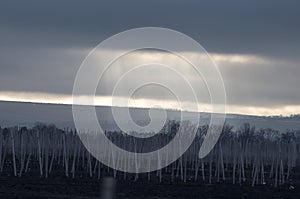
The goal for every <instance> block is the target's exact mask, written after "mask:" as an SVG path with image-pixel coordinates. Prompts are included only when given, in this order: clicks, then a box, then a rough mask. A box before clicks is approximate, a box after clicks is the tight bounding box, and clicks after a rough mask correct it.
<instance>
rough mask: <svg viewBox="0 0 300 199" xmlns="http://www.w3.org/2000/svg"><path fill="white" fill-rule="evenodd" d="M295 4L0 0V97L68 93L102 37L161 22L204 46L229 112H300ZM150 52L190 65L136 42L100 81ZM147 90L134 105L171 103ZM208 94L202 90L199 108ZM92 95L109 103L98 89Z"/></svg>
mask: <svg viewBox="0 0 300 199" xmlns="http://www.w3.org/2000/svg"><path fill="white" fill-rule="evenodd" d="M299 8H300V2H299V1H296V0H295V1H292V0H287V1H279V0H273V1H264V0H260V1H240V0H239V1H235V0H228V1H214V0H210V1H179V0H173V1H168V0H164V1H156V0H153V1H143V2H142V1H126V2H125V1H118V2H117V1H65V0H60V1H58V0H52V1H43V2H42V1H33V0H28V1H15V0H2V1H0V100H11V101H32V102H44V103H66V104H69V103H72V99H71V95H72V89H73V83H74V79H75V76H76V73H77V71H78V69H79V67H80V65H81V63H82V61H83V60H84V58H85V57H86V56H87V55H88V53H89V52H90V50H91V49H93V48H94V47H95V46H96V45H97V44H98V43H99V42H101V41H103V40H104V39H107V38H108V37H110V36H112V35H115V34H117V33H119V32H122V31H126V30H128V29H132V28H139V27H164V28H169V29H173V30H176V31H179V32H182V33H184V34H186V35H188V36H190V37H191V38H193V39H194V40H196V41H197V42H199V43H200V44H201V45H202V46H203V47H204V48H205V49H206V51H207V52H208V53H209V54H210V55H211V57H212V59H213V61H214V62H215V63H216V64H217V65H218V67H219V69H220V72H221V75H222V77H223V81H224V85H225V88H226V95H227V105H228V108H227V110H228V112H231V113H241V114H255V115H280V114H282V115H289V114H296V113H300V100H299V99H300V92H299V91H300V89H299V85H300V78H299V75H300V56H299V55H300V37H299V35H300V12H299ZM190 53H193V52H190ZM149 57H150V58H149ZM151 57H152V58H153V57H155V58H157V57H163V58H161V59H164V60H168V61H170V62H171V63H173V64H174V65H176V66H177V67H181V68H186V67H187V66H185V65H184V63H181V62H180V60H178V59H177V58H174V57H172V55H165V54H164V53H163V52H148V54H147V53H146V54H145V52H136V53H132V54H130V55H128V56H127V57H124V58H123V60H119V62H117V63H115V64H114V65H115V66H114V67H112V69H111V71H109V72H108V73H107V78H106V79H105V80H106V82H104V84H107V85H108V84H109V83H112V82H110V81H112V79H114V78H117V77H118V76H116V74H118V75H121V74H122V71H121V72H120V70H119V69H118V68H120V67H124V63H127V64H132V63H133V62H131V61H132V60H137V61H143V62H146V61H149V60H151ZM141 78H143V76H141ZM168 78H170V79H171V78H172V76H170V77H168ZM127 83H128V85H130V84H134V81H132V82H131V81H129V82H127ZM199 87H200V88H202V87H201V86H200V85H199ZM203 89H204V90H205V88H203ZM153 90H154V88H148V89H146V91H145V92H144V93H140V96H143V99H142V100H141V99H140V100H139V101H136V102H135V104H134V106H138V107H139V106H141V107H144V106H147V104H153V103H154V102H153V99H152V98H157V100H158V102H159V101H160V102H161V103H162V101H161V100H165V101H166V102H167V103H164V104H169V106H168V107H167V108H174V107H173V101H172V99H171V97H170V96H169V95H167V94H166V93H165V92H163V91H155V92H154V91H153ZM204 90H203V92H204V93H205V91H204ZM158 102H157V103H158ZM208 102H209V101H208V100H207V99H204V100H203V104H204V106H203V107H204V111H209V108H205V107H206V106H207V104H208ZM99 105H110V102H109V96H108V93H107V92H105V89H104V90H100V91H99Z"/></svg>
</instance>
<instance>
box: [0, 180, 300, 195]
mask: <svg viewBox="0 0 300 199" xmlns="http://www.w3.org/2000/svg"><path fill="white" fill-rule="evenodd" d="M299 186H300V185H294V188H295V189H293V188H292V187H290V186H284V187H278V188H274V187H270V186H262V185H261V186H255V187H251V186H248V185H242V186H240V185H232V184H213V185H203V184H202V185H199V184H194V183H192V182H190V183H185V184H184V183H181V182H174V183H164V182H162V183H159V182H154V181H152V182H151V181H150V182H148V181H147V180H143V179H139V180H138V181H136V182H135V181H128V180H127V181H122V180H117V181H116V182H115V187H116V190H115V198H117V199H118V198H136V199H137V198H139V199H140V198H146V199H154V198H155V199H157V198H180V199H184V198H256V199H257V198H300V190H299ZM101 192H103V180H102V181H101V180H96V179H88V178H85V179H75V180H74V179H69V178H61V177H59V178H55V177H51V178H48V179H45V178H39V177H36V178H34V177H22V178H18V177H7V176H1V177H0V198H7V199H10V198H30V199H32V198H74V199H79V198H102V197H101Z"/></svg>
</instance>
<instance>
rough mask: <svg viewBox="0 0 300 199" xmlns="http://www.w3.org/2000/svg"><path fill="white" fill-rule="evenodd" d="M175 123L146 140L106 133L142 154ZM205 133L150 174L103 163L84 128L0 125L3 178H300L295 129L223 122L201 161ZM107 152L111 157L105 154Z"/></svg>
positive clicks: (271, 181) (282, 181)
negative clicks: (86, 138) (82, 136)
mask: <svg viewBox="0 0 300 199" xmlns="http://www.w3.org/2000/svg"><path fill="white" fill-rule="evenodd" d="M178 126H179V124H178V123H177V122H174V121H170V122H169V123H168V124H167V125H166V126H165V128H164V129H163V130H162V131H161V132H160V133H158V134H157V135H156V136H154V137H153V138H152V140H151V141H150V142H148V143H140V142H139V141H137V140H135V139H134V138H133V137H130V136H128V135H126V134H124V133H122V132H106V136H108V137H109V138H110V140H111V141H112V142H114V143H115V144H116V145H118V146H124V148H126V150H130V151H136V152H140V151H145V150H152V149H153V147H154V148H155V147H160V146H162V145H165V144H167V143H168V142H169V141H170V140H171V139H172V138H173V136H174V134H175V133H176V131H177V129H178ZM206 131H207V126H201V127H200V128H199V129H198V132H197V136H196V139H195V140H194V142H193V144H192V145H191V146H190V148H189V149H188V150H187V151H186V152H185V154H184V155H183V156H182V157H181V158H180V159H178V160H177V161H176V162H174V163H172V164H171V165H169V166H168V167H166V168H163V169H162V170H159V171H155V172H151V173H143V174H129V173H125V172H119V171H116V170H113V169H110V168H108V167H106V166H105V165H103V164H101V163H100V162H99V161H97V160H96V159H95V158H94V157H92V156H91V155H90V154H89V153H88V151H87V150H86V149H85V147H84V146H83V144H82V143H81V141H80V139H79V137H78V133H83V134H85V136H92V135H90V134H89V133H88V132H76V131H75V130H72V129H58V128H57V127H55V126H54V125H44V124H37V125H35V127H33V128H26V127H13V128H0V172H1V175H3V176H16V177H20V178H21V177H23V176H40V177H42V178H50V177H51V176H53V175H56V176H57V175H61V176H65V177H68V178H94V179H101V178H102V177H104V176H113V177H114V178H117V179H122V180H131V181H137V180H139V179H144V180H149V181H153V180H156V181H158V182H161V181H169V182H174V181H182V182H184V183H189V182H191V181H193V183H199V184H201V183H202V184H213V183H232V184H246V185H250V186H256V185H265V184H266V185H270V186H274V187H280V186H282V185H290V186H292V184H293V182H294V181H295V180H297V179H298V178H299V173H298V172H299V170H298V167H299V164H300V162H299V157H300V137H299V132H296V131H287V132H286V133H279V132H277V131H275V130H272V129H255V127H252V126H250V125H249V124H244V125H243V126H241V127H239V128H237V129H233V128H232V127H230V126H225V127H224V128H223V132H222V135H221V138H220V139H219V141H218V143H217V145H216V146H215V147H214V149H213V151H212V152H211V153H210V154H209V155H208V156H207V157H205V158H204V159H199V158H198V152H199V148H200V146H201V142H202V141H203V138H204V136H205V134H206ZM188 133H189V132H187V134H188ZM150 148H151V149H150ZM107 156H108V158H110V157H109V156H110V153H109V152H107ZM152 163H153V162H152ZM117 164H128V166H137V165H130V161H129V160H126V157H122V158H119V159H118V160H117ZM297 171H298V172H297Z"/></svg>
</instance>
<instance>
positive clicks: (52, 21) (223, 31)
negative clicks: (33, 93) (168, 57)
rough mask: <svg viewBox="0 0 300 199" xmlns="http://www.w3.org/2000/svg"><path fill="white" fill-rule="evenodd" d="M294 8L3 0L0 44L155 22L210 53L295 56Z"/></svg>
mask: <svg viewBox="0 0 300 199" xmlns="http://www.w3.org/2000/svg"><path fill="white" fill-rule="evenodd" d="M299 7H300V2H299V1H279V0H277V1H238V0H229V1H189V2H185V1H179V0H175V1H118V2H113V1H58V0H53V1H33V0H29V1H11V0H4V1H1V3H0V24H1V32H2V31H3V30H4V36H1V37H2V39H3V41H1V43H2V45H3V43H4V44H6V45H10V44H12V43H13V44H15V43H16V42H18V44H19V45H22V44H26V45H55V46H58V45H63V46H64V45H66V46H78V45H82V46H88V47H91V46H94V45H96V44H97V43H98V42H99V41H101V40H103V39H105V38H107V37H108V36H111V35H112V34H116V33H118V32H120V31H124V30H127V29H130V28H135V27H144V26H161V27H166V28H172V29H175V30H178V31H181V32H184V33H186V34H188V35H189V36H191V37H193V38H195V39H196V40H197V41H198V42H200V43H201V44H202V45H203V46H204V47H205V48H207V49H208V50H209V51H210V52H221V53H224V52H225V53H250V54H257V53H259V54H267V55H276V56H278V55H281V56H283V55H284V56H293V55H294V56H295V55H298V54H299V49H300V39H299V35H300V26H299V21H300V14H299ZM5 33H6V34H8V35H5ZM3 37H6V38H3Z"/></svg>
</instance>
